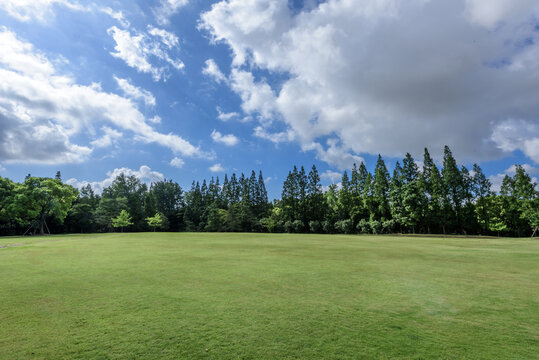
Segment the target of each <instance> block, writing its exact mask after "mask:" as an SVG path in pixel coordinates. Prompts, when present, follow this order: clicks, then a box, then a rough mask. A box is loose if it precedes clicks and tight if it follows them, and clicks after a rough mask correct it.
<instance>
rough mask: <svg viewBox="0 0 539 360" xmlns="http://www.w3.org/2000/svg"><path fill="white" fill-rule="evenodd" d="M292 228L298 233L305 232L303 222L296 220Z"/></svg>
mask: <svg viewBox="0 0 539 360" xmlns="http://www.w3.org/2000/svg"><path fill="white" fill-rule="evenodd" d="M292 226H293V228H294V231H295V232H297V233H300V232H303V229H304V228H305V225H304V224H303V221H301V220H296V221H294V222H293V223H292Z"/></svg>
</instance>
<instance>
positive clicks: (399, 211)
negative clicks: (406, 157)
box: [389, 161, 406, 232]
mask: <svg viewBox="0 0 539 360" xmlns="http://www.w3.org/2000/svg"><path fill="white" fill-rule="evenodd" d="M402 183H403V178H402V167H401V164H400V163H399V162H398V161H397V163H396V164H395V169H394V170H393V177H392V178H391V183H390V186H389V199H390V202H391V216H392V217H393V220H395V222H396V223H397V224H398V226H399V228H400V231H401V232H402V225H404V224H406V219H405V218H406V210H405V208H404V204H403V201H402V197H403V192H402Z"/></svg>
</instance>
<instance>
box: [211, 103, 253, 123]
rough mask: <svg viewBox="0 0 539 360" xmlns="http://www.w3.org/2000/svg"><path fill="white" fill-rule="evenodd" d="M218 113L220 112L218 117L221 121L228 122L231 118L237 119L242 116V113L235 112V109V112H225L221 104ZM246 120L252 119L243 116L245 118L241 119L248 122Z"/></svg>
mask: <svg viewBox="0 0 539 360" xmlns="http://www.w3.org/2000/svg"><path fill="white" fill-rule="evenodd" d="M217 113H218V115H217V119H219V120H221V121H223V122H227V121H229V120H232V119H237V118H239V117H240V114H239V113H237V112H235V111H233V112H228V113H226V112H223V111H222V110H221V108H220V107H219V106H218V107H217ZM246 120H247V121H248V120H250V119H249V118H243V119H241V121H242V122H246Z"/></svg>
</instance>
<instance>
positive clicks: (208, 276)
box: [0, 233, 539, 360]
mask: <svg viewBox="0 0 539 360" xmlns="http://www.w3.org/2000/svg"><path fill="white" fill-rule="evenodd" d="M7 244H18V246H12V247H4V248H0V359H79V358H83V359H474V360H475V359H489V360H490V359H538V358H539V241H537V240H529V239H477V238H476V239H464V238H458V239H449V238H448V239H444V238H402V237H384V236H376V237H374V236H329V235H327V236H326V235H285V234H279V235H275V234H271V235H270V234H207V233H199V234H192V233H145V234H127V233H126V234H104V235H88V236H84V235H73V236H52V237H32V238H0V245H3V246H5V245H7Z"/></svg>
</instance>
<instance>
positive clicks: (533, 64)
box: [199, 0, 539, 166]
mask: <svg viewBox="0 0 539 360" xmlns="http://www.w3.org/2000/svg"><path fill="white" fill-rule="evenodd" d="M538 17H539V4H537V2H536V1H533V0H517V1H515V2H507V1H504V0H492V1H489V0H468V1H466V0H462V1H424V0H412V1H404V0H388V1H380V0H362V1H360V0H347V1H337V0H328V1H325V2H322V3H321V4H319V5H318V6H315V7H310V8H309V9H308V11H302V12H299V13H293V12H292V10H291V9H290V8H289V6H288V1H287V0H274V1H265V0H253V1H242V0H226V1H220V2H218V3H216V4H214V5H213V6H212V8H211V9H210V10H209V11H207V12H205V13H203V14H202V15H201V21H200V26H199V28H200V29H203V30H205V31H207V32H208V33H209V34H210V36H211V39H212V41H213V42H221V43H225V44H227V45H228V46H229V47H230V49H231V50H232V53H233V63H232V67H231V70H230V78H229V85H230V87H231V88H232V89H233V90H234V91H235V92H236V93H237V94H238V95H239V97H240V98H241V100H242V109H243V111H245V112H246V113H247V114H249V115H253V116H254V117H255V118H258V119H259V121H262V123H263V124H264V123H267V122H271V121H275V120H277V121H282V122H284V123H285V125H286V126H287V128H289V129H290V131H291V132H293V134H294V136H293V138H294V141H297V142H299V144H300V146H301V147H302V149H309V148H310V149H312V150H316V151H317V153H318V154H319V157H320V158H324V157H326V158H327V159H328V161H334V160H335V158H334V157H328V156H322V155H321V152H328V151H332V150H331V146H330V148H329V149H328V148H327V147H326V146H327V145H325V144H324V140H323V139H326V138H328V137H330V138H333V137H336V138H338V139H339V144H340V145H339V148H340V149H341V150H342V152H346V153H348V154H349V155H350V156H352V157H353V156H357V155H354V154H362V153H369V154H378V153H381V154H383V155H385V156H399V157H400V156H403V155H404V153H405V152H407V151H409V152H411V153H412V154H414V155H415V156H419V155H420V154H421V153H422V150H423V147H425V146H428V147H429V149H430V150H431V153H432V154H433V155H434V156H435V157H438V158H439V157H440V155H441V152H442V149H443V146H444V145H445V144H447V145H449V146H450V147H451V148H452V150H453V152H454V154H455V156H457V157H459V158H461V159H462V158H464V159H472V158H473V159H474V160H476V161H477V160H485V159H494V158H499V157H501V156H503V155H506V154H507V150H503V148H502V147H498V146H497V144H496V143H494V142H493V141H492V139H491V138H490V135H491V133H492V131H493V130H494V129H495V128H496V126H498V125H499V124H502V123H503V122H505V121H507V120H508V119H512V118H516V119H521V120H522V121H524V122H527V123H536V122H537V118H539V103H538V102H537V98H538V97H539V82H538V81H537V78H538V77H539V61H537V60H536V59H537V56H536V54H539V32H537V31H536V29H535V25H534V24H535V22H534V20H533V19H536V18H538ZM248 69H256V74H257V77H255V75H254V74H253V73H252V72H251V71H250V70H248ZM264 72H266V73H268V74H269V76H273V74H278V75H279V76H280V78H284V81H279V83H278V85H277V86H275V87H272V86H270V83H271V82H268V81H265V80H264V79H263V78H259V77H258V74H260V73H262V74H264ZM533 131H534V133H532V134H529V136H527V137H526V139H525V142H524V143H523V144H522V145H521V146H520V147H519V148H520V149H521V150H522V151H524V152H525V153H526V155H528V156H535V155H536V153H537V152H538V150H537V142H538V141H537V140H535V139H537V138H539V133H538V131H537V129H536V128H534V130H533ZM511 141H513V140H511ZM320 147H323V149H322V150H320ZM534 161H536V160H534ZM341 166H343V165H342V164H341Z"/></svg>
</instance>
